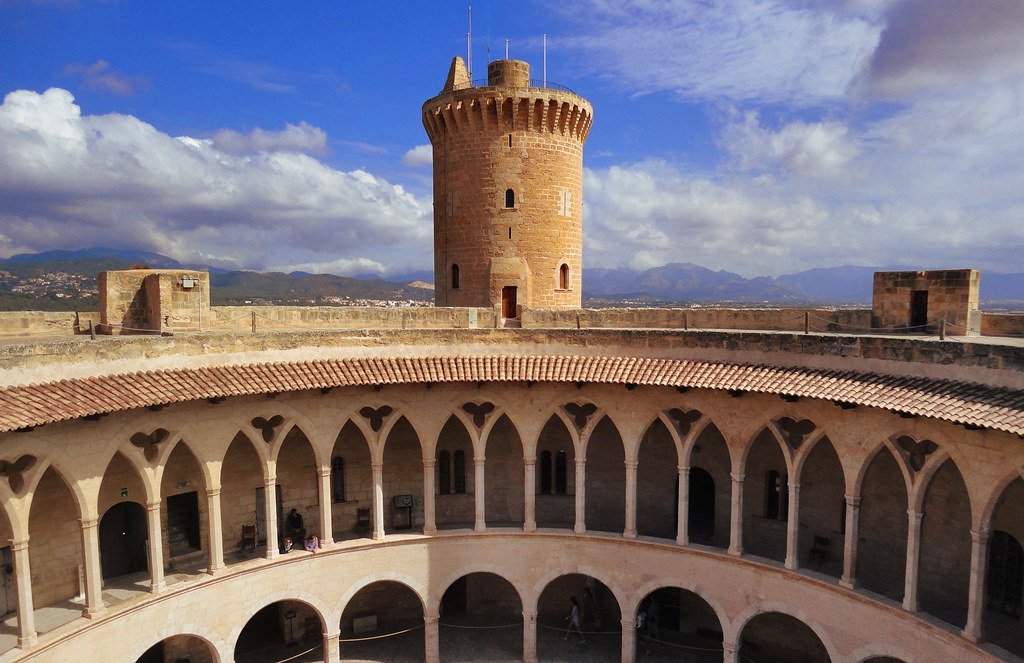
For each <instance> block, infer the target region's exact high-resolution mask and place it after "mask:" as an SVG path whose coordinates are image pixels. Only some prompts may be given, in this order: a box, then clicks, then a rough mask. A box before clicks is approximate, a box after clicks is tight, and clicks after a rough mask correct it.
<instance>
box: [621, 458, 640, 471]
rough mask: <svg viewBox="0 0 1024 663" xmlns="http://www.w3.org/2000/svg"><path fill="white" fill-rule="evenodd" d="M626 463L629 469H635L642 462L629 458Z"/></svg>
mask: <svg viewBox="0 0 1024 663" xmlns="http://www.w3.org/2000/svg"><path fill="white" fill-rule="evenodd" d="M625 464H626V469H627V470H635V469H636V468H637V467H638V466H639V465H640V462H639V461H635V460H627V461H625Z"/></svg>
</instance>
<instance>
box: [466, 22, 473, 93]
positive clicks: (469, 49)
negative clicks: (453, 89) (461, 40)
mask: <svg viewBox="0 0 1024 663" xmlns="http://www.w3.org/2000/svg"><path fill="white" fill-rule="evenodd" d="M466 9H467V11H468V12H469V32H467V33H466V73H468V74H469V82H470V85H472V84H473V5H466Z"/></svg>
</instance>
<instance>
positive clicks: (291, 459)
mask: <svg viewBox="0 0 1024 663" xmlns="http://www.w3.org/2000/svg"><path fill="white" fill-rule="evenodd" d="M277 485H278V486H279V487H280V491H281V503H280V506H281V510H280V512H279V513H278V518H279V523H280V529H279V531H278V536H279V538H280V539H281V540H284V538H285V537H288V538H290V539H291V540H292V545H293V547H294V549H295V550H301V549H302V540H303V538H304V537H306V536H315V537H317V538H319V537H320V535H321V534H322V532H321V531H320V491H319V486H320V476H319V473H318V471H317V464H316V456H315V455H314V454H313V445H312V443H310V441H309V438H308V437H306V434H305V433H304V432H303V431H302V429H300V428H299V427H298V426H294V427H292V429H291V430H290V431H288V433H287V434H286V435H285V437H284V440H283V441H282V443H281V449H280V450H279V451H278V453H277ZM293 511H294V513H293ZM296 516H300V517H296Z"/></svg>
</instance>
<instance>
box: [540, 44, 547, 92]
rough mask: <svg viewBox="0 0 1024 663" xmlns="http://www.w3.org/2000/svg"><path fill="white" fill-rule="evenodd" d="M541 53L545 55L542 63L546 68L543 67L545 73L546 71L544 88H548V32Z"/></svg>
mask: <svg viewBox="0 0 1024 663" xmlns="http://www.w3.org/2000/svg"><path fill="white" fill-rule="evenodd" d="M541 53H542V54H543V56H542V58H541V59H542V61H543V63H544V66H543V71H544V87H547V86H548V34H547V33H546V32H545V33H544V38H543V39H542V40H541Z"/></svg>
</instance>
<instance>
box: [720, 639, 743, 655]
mask: <svg viewBox="0 0 1024 663" xmlns="http://www.w3.org/2000/svg"><path fill="white" fill-rule="evenodd" d="M722 649H724V650H725V653H727V654H735V653H737V652H739V650H740V646H739V645H738V644H736V643H735V642H725V641H722Z"/></svg>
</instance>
